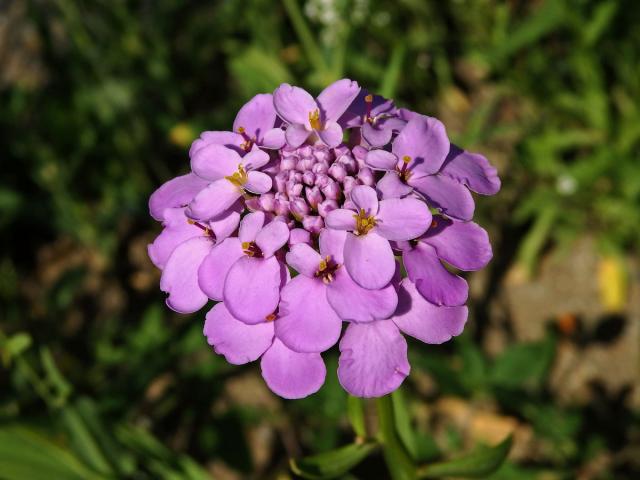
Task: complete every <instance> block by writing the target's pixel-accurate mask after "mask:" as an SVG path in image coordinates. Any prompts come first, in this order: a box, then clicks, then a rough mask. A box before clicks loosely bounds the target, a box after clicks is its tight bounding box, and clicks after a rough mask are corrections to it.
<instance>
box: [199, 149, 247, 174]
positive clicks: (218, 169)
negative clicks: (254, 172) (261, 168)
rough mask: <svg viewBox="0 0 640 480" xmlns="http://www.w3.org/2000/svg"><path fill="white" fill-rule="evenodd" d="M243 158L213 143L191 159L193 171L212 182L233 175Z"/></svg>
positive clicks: (233, 151)
mask: <svg viewBox="0 0 640 480" xmlns="http://www.w3.org/2000/svg"><path fill="white" fill-rule="evenodd" d="M241 161H242V158H241V157H240V155H238V152H236V151H235V150H231V149H230V148H227V147H224V146H222V145H217V144H215V143H211V144H209V145H207V146H205V147H203V148H201V149H200V150H198V151H197V152H196V153H195V154H194V155H193V156H192V157H191V170H193V173H195V174H196V175H198V176H199V177H201V178H204V179H206V180H209V181H211V182H213V181H215V180H219V179H221V178H224V177H227V176H229V175H233V174H234V173H235V172H236V171H237V170H238V165H240V162H241Z"/></svg>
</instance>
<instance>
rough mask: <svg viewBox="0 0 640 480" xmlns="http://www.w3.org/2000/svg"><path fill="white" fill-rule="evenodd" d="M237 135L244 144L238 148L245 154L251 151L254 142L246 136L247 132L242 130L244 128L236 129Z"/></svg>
mask: <svg viewBox="0 0 640 480" xmlns="http://www.w3.org/2000/svg"><path fill="white" fill-rule="evenodd" d="M238 133H239V134H240V135H242V138H244V142H242V143H241V144H240V148H242V149H243V150H244V151H245V152H248V151H249V150H251V147H252V146H253V142H254V140H252V139H251V138H249V135H247V131H246V130H245V129H244V127H238Z"/></svg>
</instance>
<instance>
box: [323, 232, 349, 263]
mask: <svg viewBox="0 0 640 480" xmlns="http://www.w3.org/2000/svg"><path fill="white" fill-rule="evenodd" d="M346 240H347V232H343V231H341V230H332V229H330V228H325V229H324V230H322V232H320V238H319V244H320V255H322V256H323V257H326V256H327V255H331V258H332V259H333V261H334V262H336V263H342V262H343V259H344V254H343V252H344V242H345V241H346Z"/></svg>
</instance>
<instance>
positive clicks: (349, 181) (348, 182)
mask: <svg viewBox="0 0 640 480" xmlns="http://www.w3.org/2000/svg"><path fill="white" fill-rule="evenodd" d="M342 184H343V186H344V193H349V192H350V191H351V190H353V187H355V186H357V185H358V181H357V180H356V179H355V178H353V177H344V182H343V183H342Z"/></svg>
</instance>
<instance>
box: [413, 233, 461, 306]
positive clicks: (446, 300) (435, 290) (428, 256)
mask: <svg viewBox="0 0 640 480" xmlns="http://www.w3.org/2000/svg"><path fill="white" fill-rule="evenodd" d="M402 260H403V262H404V267H405V269H406V270H407V275H408V276H409V278H410V279H411V281H412V282H413V283H415V285H416V287H417V288H418V291H419V292H420V294H421V295H422V296H423V297H424V298H426V299H427V300H428V301H430V302H431V303H433V304H435V305H447V306H457V305H462V304H464V303H465V302H466V301H467V297H468V294H469V288H468V286H467V282H466V281H465V280H464V279H463V278H461V277H459V276H457V275H454V274H453V273H451V272H449V270H447V269H446V268H445V267H444V266H443V265H442V263H440V260H439V259H438V256H437V254H436V251H435V250H434V249H433V247H432V246H430V245H427V244H425V243H423V242H419V243H418V245H417V246H416V247H415V248H414V249H413V250H410V251H405V252H403V254H402Z"/></svg>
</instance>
